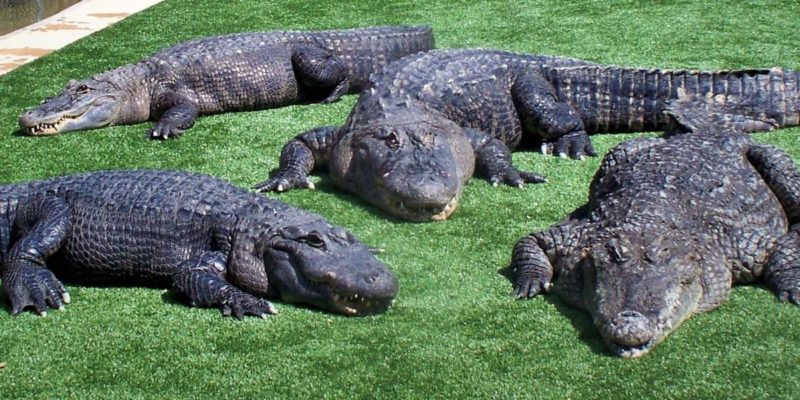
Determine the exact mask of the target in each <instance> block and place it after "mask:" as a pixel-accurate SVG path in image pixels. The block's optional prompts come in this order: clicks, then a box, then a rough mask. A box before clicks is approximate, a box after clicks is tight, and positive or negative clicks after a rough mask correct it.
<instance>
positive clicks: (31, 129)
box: [23, 115, 80, 136]
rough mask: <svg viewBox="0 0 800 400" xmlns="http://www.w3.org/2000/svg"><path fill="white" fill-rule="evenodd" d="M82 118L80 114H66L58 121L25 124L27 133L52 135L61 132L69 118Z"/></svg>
mask: <svg viewBox="0 0 800 400" xmlns="http://www.w3.org/2000/svg"><path fill="white" fill-rule="evenodd" d="M78 118H80V115H78V116H71V115H64V116H62V117H61V118H59V119H58V120H57V121H56V122H53V123H45V122H42V123H39V124H36V125H32V126H23V127H24V128H25V133H27V134H28V135H31V136H50V135H55V134H57V133H60V132H61V128H62V127H63V126H64V124H65V123H66V122H67V121H69V120H74V119H78Z"/></svg>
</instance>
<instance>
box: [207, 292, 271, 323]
mask: <svg viewBox="0 0 800 400" xmlns="http://www.w3.org/2000/svg"><path fill="white" fill-rule="evenodd" d="M219 309H220V311H221V312H222V315H225V316H233V317H234V318H236V319H238V320H242V319H243V318H244V316H245V315H252V316H254V317H259V318H266V317H267V315H268V314H273V315H274V314H277V313H278V310H277V309H275V307H273V305H272V304H271V303H270V302H268V301H266V300H264V299H260V298H258V297H255V296H253V295H251V294H247V293H244V292H240V291H230V292H228V294H227V296H225V298H224V299H223V300H222V302H221V303H220V305H219Z"/></svg>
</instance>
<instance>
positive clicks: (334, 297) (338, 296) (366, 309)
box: [309, 281, 394, 317]
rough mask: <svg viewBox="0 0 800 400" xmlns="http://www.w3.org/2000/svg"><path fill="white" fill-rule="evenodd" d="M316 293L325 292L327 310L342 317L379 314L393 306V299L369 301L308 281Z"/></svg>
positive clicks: (360, 296)
mask: <svg viewBox="0 0 800 400" xmlns="http://www.w3.org/2000/svg"><path fill="white" fill-rule="evenodd" d="M309 282H310V283H311V286H313V287H314V288H316V292H318V293H325V292H327V293H328V294H327V301H328V303H327V304H328V306H329V307H328V308H330V309H333V310H334V311H337V312H340V313H342V314H344V315H347V316H351V317H355V316H363V315H372V314H379V313H382V312H384V311H386V310H388V309H389V307H391V306H392V304H394V298H393V297H392V298H379V299H370V298H367V297H366V296H364V295H360V294H358V293H355V294H349V295H348V294H344V293H342V292H337V291H336V290H335V289H334V288H332V287H331V286H330V285H328V284H327V283H321V282H314V281H309Z"/></svg>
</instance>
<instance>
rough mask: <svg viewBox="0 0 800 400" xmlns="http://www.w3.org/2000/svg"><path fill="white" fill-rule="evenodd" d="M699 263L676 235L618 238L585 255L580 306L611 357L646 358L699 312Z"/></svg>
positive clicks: (683, 240) (602, 243)
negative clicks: (612, 354)
mask: <svg viewBox="0 0 800 400" xmlns="http://www.w3.org/2000/svg"><path fill="white" fill-rule="evenodd" d="M699 259H700V258H699V256H697V253H695V252H694V251H693V250H692V249H691V248H690V246H689V245H688V243H687V239H686V238H680V235H679V233H678V231H673V232H672V233H665V234H663V235H661V236H657V237H650V238H646V237H643V236H642V234H641V232H639V233H618V234H616V235H614V237H613V238H611V239H608V240H605V241H598V242H596V243H595V244H594V245H593V246H591V247H589V248H587V249H586V250H585V257H583V259H582V261H581V273H582V275H583V282H584V286H583V303H584V305H585V306H586V308H587V310H588V311H589V313H590V314H591V315H592V319H593V320H594V323H595V326H597V329H598V330H599V331H600V335H601V336H602V337H603V340H604V341H605V342H606V345H607V346H608V347H609V348H610V349H611V351H612V352H614V354H616V355H618V356H621V357H626V358H634V357H639V356H642V355H644V354H646V353H647V352H649V351H650V350H652V349H653V348H654V347H655V346H656V345H657V344H658V343H660V342H661V341H662V340H664V339H665V338H666V337H667V335H669V334H670V333H671V332H672V331H673V330H674V329H675V328H677V327H678V325H680V324H681V322H683V321H684V320H685V319H687V318H689V317H690V316H691V315H692V314H693V313H695V312H696V311H698V309H699V308H700V303H701V299H702V295H703V286H702V285H701V281H702V280H703V277H702V273H703V271H702V268H701V266H700V262H699Z"/></svg>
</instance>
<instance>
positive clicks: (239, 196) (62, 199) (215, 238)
mask: <svg viewBox="0 0 800 400" xmlns="http://www.w3.org/2000/svg"><path fill="white" fill-rule="evenodd" d="M0 262H2V264H1V265H2V281H3V282H2V283H3V290H4V291H5V293H6V296H8V298H9V300H10V303H9V304H10V305H11V313H12V314H18V313H20V312H21V311H22V310H23V309H25V308H29V307H30V308H33V309H35V310H36V312H38V313H39V314H42V315H46V312H47V309H48V306H49V307H53V308H62V307H63V306H64V305H65V304H66V303H69V301H70V297H69V295H68V293H67V291H66V289H65V288H64V286H63V285H62V284H61V282H60V281H59V279H58V278H56V276H58V277H60V278H62V277H63V278H67V279H74V280H76V281H83V282H94V281H103V282H106V283H111V284H132V283H134V284H148V285H156V286H166V287H170V286H171V287H172V288H173V290H175V291H176V292H177V293H178V294H180V295H181V296H182V297H184V298H185V299H187V301H188V303H189V304H191V305H193V306H198V307H218V308H219V309H220V310H221V311H222V312H223V313H224V314H225V315H233V316H235V317H236V318H242V317H243V316H244V315H254V316H261V317H264V316H266V315H267V314H272V313H275V309H274V308H273V307H272V305H270V303H269V302H267V301H266V300H265V299H266V298H277V299H280V300H282V301H286V302H293V303H304V304H309V305H313V306H316V307H320V308H323V309H326V310H330V311H334V312H339V313H343V314H346V315H366V314H374V313H380V312H383V311H385V310H386V309H387V308H388V307H389V306H390V304H391V303H392V301H393V299H394V297H395V295H396V294H397V280H396V278H395V277H394V275H393V274H392V273H391V271H389V270H388V269H387V268H386V266H385V265H383V264H382V263H381V262H380V261H379V260H378V259H377V258H375V256H374V255H373V254H372V252H371V250H370V249H369V248H367V247H366V246H364V245H363V244H362V243H361V242H359V241H358V240H357V239H356V238H355V237H354V236H353V235H352V234H351V233H349V232H347V231H346V230H344V229H342V228H339V227H335V226H332V225H330V224H329V223H328V222H326V221H325V220H324V219H323V218H321V217H319V216H317V215H314V214H311V213H308V212H305V211H302V210H299V209H296V208H293V207H290V206H288V205H286V204H283V203H281V202H278V201H274V200H269V199H266V198H264V197H263V196H259V195H255V194H252V193H248V192H247V191H245V190H243V189H240V188H237V187H235V186H233V185H231V184H229V183H226V182H223V181H220V180H218V179H215V178H212V177H209V176H204V175H197V174H190V173H185V172H170V171H113V172H95V173H88V174H83V175H75V176H68V177H63V178H56V179H51V180H47V181H39V182H31V183H27V184H15V185H6V186H0Z"/></svg>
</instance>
